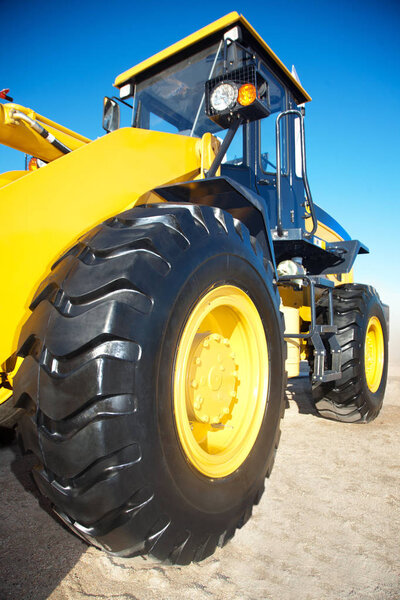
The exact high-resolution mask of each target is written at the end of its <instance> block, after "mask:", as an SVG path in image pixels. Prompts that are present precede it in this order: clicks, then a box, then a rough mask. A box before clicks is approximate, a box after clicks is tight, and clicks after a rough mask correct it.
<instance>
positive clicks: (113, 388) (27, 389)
mask: <svg viewBox="0 0 400 600" xmlns="http://www.w3.org/2000/svg"><path fill="white" fill-rule="evenodd" d="M114 86H115V88H116V90H118V95H116V96H113V97H106V98H105V99H104V107H103V108H104V112H103V127H104V129H105V131H106V134H105V135H103V136H102V137H100V138H98V139H96V140H94V141H91V140H89V139H88V138H85V137H84V136H81V135H78V134H76V133H74V132H73V131H71V130H69V129H67V128H65V127H63V126H61V125H58V124H56V123H54V122H53V121H51V120H49V119H47V118H45V117H43V116H41V115H38V114H37V113H35V112H34V111H33V110H31V109H28V108H25V107H23V106H20V105H17V104H14V103H13V102H3V103H2V104H0V140H1V142H2V143H4V144H6V145H8V146H11V147H13V148H16V149H18V150H20V151H21V152H24V153H27V154H29V155H32V156H34V157H35V158H36V159H38V160H39V161H41V162H37V164H39V165H42V166H41V167H40V168H37V169H35V170H33V171H31V172H30V171H12V172H8V173H4V174H2V175H1V176H0V184H1V188H0V196H1V202H0V207H1V210H2V211H3V212H2V214H3V217H2V223H3V232H2V236H1V259H2V264H3V267H2V272H3V275H4V276H3V279H2V286H3V290H2V294H1V319H2V321H1V327H2V336H1V340H0V358H1V388H0V394H1V395H0V402H1V405H0V420H1V424H2V425H3V427H6V426H7V427H14V426H16V427H17V432H18V436H19V438H20V440H21V442H22V446H23V448H24V450H25V452H32V453H33V454H34V455H35V456H36V458H37V466H36V468H35V469H34V471H33V476H34V479H35V481H36V483H37V486H38V488H39V490H40V492H41V493H42V494H43V495H44V496H45V497H47V498H48V499H49V500H50V502H51V504H52V505H53V507H54V511H55V512H56V514H57V515H58V517H59V518H60V519H61V520H62V521H63V522H64V523H66V524H67V525H68V526H69V527H70V528H71V529H72V530H73V531H74V532H75V533H77V534H78V535H79V536H81V537H82V538H83V539H84V540H86V541H87V542H88V543H89V544H93V545H95V546H97V547H98V548H101V549H103V550H105V551H107V552H110V553H113V554H116V555H119V556H135V555H140V554H147V553H150V554H151V555H153V556H155V557H156V558H158V559H161V560H164V561H169V562H171V563H178V564H188V563H190V562H191V561H200V560H202V559H204V558H205V557H207V556H209V555H210V554H212V553H213V552H214V551H215V549H216V547H217V546H218V545H219V546H223V545H224V544H225V543H226V542H227V541H228V540H229V539H230V538H231V537H232V536H233V535H234V533H235V530H236V529H237V528H238V527H242V526H243V525H244V524H245V523H246V521H247V520H248V519H249V517H250V516H251V513H252V508H253V505H254V504H257V503H258V502H259V500H260V498H261V495H262V493H263V490H264V482H265V478H266V477H268V476H269V475H270V473H271V469H272V465H273V462H274V456H275V453H276V449H277V447H278V442H279V434H280V430H279V427H280V419H281V418H282V416H283V413H284V407H285V404H284V391H285V386H286V383H287V377H289V378H291V377H296V376H298V375H299V373H300V369H301V368H302V369H303V370H304V368H303V367H304V365H308V369H309V376H310V379H311V384H312V388H313V399H314V402H315V407H316V411H317V412H318V414H319V415H320V416H321V417H326V418H329V419H334V420H337V421H341V422H345V423H366V422H368V421H371V420H372V419H374V418H375V417H376V416H377V415H378V414H379V411H380V409H381V406H382V401H383V396H384V391H385V385H386V378H387V364H388V358H387V357H388V347H387V339H388V318H389V311H388V307H387V306H385V305H384V304H382V302H381V301H380V299H379V296H378V294H377V292H376V291H375V290H374V289H373V288H372V287H370V286H368V285H363V284H358V283H354V282H353V264H354V261H355V259H356V258H357V256H358V254H365V253H367V252H368V249H367V247H366V246H365V245H364V244H363V243H362V242H360V241H358V240H356V239H352V238H351V237H350V236H349V235H348V233H347V232H346V231H345V230H344V229H343V227H342V226H341V225H339V223H338V222H337V221H335V219H334V218H333V217H331V216H330V215H329V214H327V213H326V212H325V211H324V210H323V209H322V208H320V207H319V206H318V205H317V204H316V203H315V202H314V201H313V198H312V195H311V191H310V186H309V183H308V179H307V168H306V151H305V125H304V120H305V108H304V105H305V104H306V103H307V102H309V101H310V100H311V98H310V96H309V95H308V93H307V92H306V91H305V90H304V88H303V87H302V85H301V83H300V81H299V78H298V76H297V74H296V71H295V70H294V69H292V71H289V70H288V69H287V68H286V67H285V66H284V64H283V63H282V62H281V61H280V60H279V58H278V57H277V56H276V55H275V54H274V52H273V51H272V50H271V49H270V47H269V46H268V45H267V44H266V43H265V42H264V41H263V39H262V38H261V37H260V36H259V35H258V34H257V32H256V31H255V30H254V29H253V27H252V26H251V25H250V24H249V23H248V22H247V21H246V19H245V18H244V17H243V16H241V15H239V14H238V13H236V12H233V13H230V14H228V15H227V16H225V17H223V18H221V19H219V20H217V21H216V22H214V23H211V24H210V25H208V26H207V27H204V28H203V29H201V30H199V31H197V32H196V33H194V34H192V35H190V36H188V37H186V38H185V39H183V40H182V41H180V42H178V43H176V44H174V45H172V46H171V47H169V48H167V49H166V50H163V51H162V52H159V53H158V54H156V55H155V56H153V57H152V58H149V59H147V60H145V61H144V62H142V63H140V64H139V65H137V66H135V67H133V68H131V69H129V70H127V71H125V72H124V73H122V74H121V75H119V76H118V77H117V78H116V80H115V83H114ZM116 93H117V92H116ZM4 96H5V94H3V98H4ZM5 99H6V100H7V98H5ZM8 99H9V97H8ZM121 111H125V115H126V114H128V118H129V123H130V125H129V126H127V127H120V126H119V124H120V113H121Z"/></svg>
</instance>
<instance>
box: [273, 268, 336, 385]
mask: <svg viewBox="0 0 400 600" xmlns="http://www.w3.org/2000/svg"><path fill="white" fill-rule="evenodd" d="M299 279H301V280H302V281H303V282H304V283H305V285H306V286H308V287H309V289H310V307H311V324H310V329H309V331H307V332H304V333H285V334H284V338H285V339H288V338H296V339H303V340H307V339H309V340H310V341H311V343H312V345H313V346H314V370H313V374H312V382H313V387H316V386H318V385H319V384H321V383H323V382H325V381H334V380H336V379H340V378H341V377H342V372H341V366H342V350H341V348H340V345H339V342H338V340H337V338H336V334H337V326H336V325H335V324H334V315H333V296H332V289H333V288H334V283H333V281H330V280H329V279H326V278H325V277H318V276H312V275H302V274H295V275H283V276H282V277H279V279H278V285H279V284H283V285H285V284H287V285H297V280H299ZM316 287H319V288H324V289H326V290H327V291H328V323H326V324H322V325H320V324H317V313H316V304H315V288H316ZM322 338H324V339H325V341H326V345H325V344H324V342H323V339H322ZM327 349H328V350H329V354H330V357H331V368H330V369H326V368H325V362H326V357H327Z"/></svg>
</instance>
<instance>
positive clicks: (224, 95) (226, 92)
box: [210, 83, 238, 112]
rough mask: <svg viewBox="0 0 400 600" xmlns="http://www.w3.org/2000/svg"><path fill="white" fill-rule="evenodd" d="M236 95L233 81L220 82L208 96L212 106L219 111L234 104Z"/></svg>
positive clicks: (236, 91)
mask: <svg viewBox="0 0 400 600" xmlns="http://www.w3.org/2000/svg"><path fill="white" fill-rule="evenodd" d="M237 95H238V90H237V86H236V85H235V84H233V83H221V84H220V85H217V86H216V87H215V88H214V89H213V91H212V92H211V96H210V104H211V106H212V108H213V109H214V110H215V111H217V112H221V111H223V110H227V109H228V108H231V107H232V106H234V105H235V103H236V99H237Z"/></svg>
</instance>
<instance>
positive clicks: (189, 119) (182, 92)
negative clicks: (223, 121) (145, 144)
mask: <svg viewBox="0 0 400 600" xmlns="http://www.w3.org/2000/svg"><path fill="white" fill-rule="evenodd" d="M222 72H223V42H222V41H221V42H220V43H219V44H215V45H214V46H211V47H210V48H208V49H206V50H203V51H202V52H199V53H197V54H194V55H193V56H191V57H190V58H189V59H186V60H184V61H182V62H180V63H178V64H176V65H174V66H173V67H171V68H170V69H167V70H165V71H163V72H162V73H160V74H158V75H156V76H154V77H153V78H150V79H146V81H144V82H143V83H139V84H138V85H137V86H136V94H135V109H134V110H135V115H134V125H135V126H136V127H141V128H143V129H153V130H156V131H165V132H167V133H180V134H182V135H189V136H196V137H201V136H202V135H203V134H204V133H206V132H207V131H209V132H211V133H216V132H218V131H222V128H221V127H220V126H219V125H217V124H216V123H214V122H213V121H211V119H209V118H208V117H207V115H206V114H205V105H204V89H205V88H204V84H205V82H206V81H207V80H208V79H210V78H211V77H215V76H217V75H220V74H222Z"/></svg>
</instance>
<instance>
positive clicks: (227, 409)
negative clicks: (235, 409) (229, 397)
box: [222, 407, 229, 415]
mask: <svg viewBox="0 0 400 600" xmlns="http://www.w3.org/2000/svg"><path fill="white" fill-rule="evenodd" d="M222 412H223V413H224V415H229V408H227V407H225V408H224V409H223V411H222Z"/></svg>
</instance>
